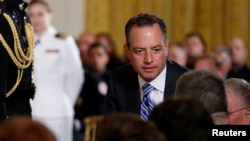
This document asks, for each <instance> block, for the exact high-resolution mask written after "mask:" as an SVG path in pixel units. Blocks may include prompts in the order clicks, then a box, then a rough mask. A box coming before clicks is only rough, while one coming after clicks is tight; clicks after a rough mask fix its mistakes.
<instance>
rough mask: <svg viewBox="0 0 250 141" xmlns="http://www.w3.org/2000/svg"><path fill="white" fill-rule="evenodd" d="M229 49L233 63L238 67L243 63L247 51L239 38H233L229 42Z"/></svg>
mask: <svg viewBox="0 0 250 141" xmlns="http://www.w3.org/2000/svg"><path fill="white" fill-rule="evenodd" d="M229 47H230V49H231V51H232V55H233V63H234V64H240V65H241V64H242V63H245V59H246V56H247V51H246V48H245V45H244V42H243V41H242V40H241V39H239V38H234V39H232V40H231V41H230V42H229Z"/></svg>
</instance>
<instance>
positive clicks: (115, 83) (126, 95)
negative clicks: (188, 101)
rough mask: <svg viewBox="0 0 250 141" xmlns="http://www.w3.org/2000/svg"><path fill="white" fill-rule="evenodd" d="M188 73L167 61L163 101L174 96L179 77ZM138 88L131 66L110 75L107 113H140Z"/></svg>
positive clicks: (136, 78)
mask: <svg viewBox="0 0 250 141" xmlns="http://www.w3.org/2000/svg"><path fill="white" fill-rule="evenodd" d="M186 71H188V69H186V68H183V67H181V66H180V65H178V64H177V63H175V62H173V61H170V60H168V61H167V71H166V72H167V74H166V83H165V91H164V99H166V98H170V97H171V96H172V95H173V94H174V90H175V83H176V80H177V79H178V78H179V76H180V75H182V74H183V73H185V72H186ZM140 104H141V100H140V88H139V82H138V77H137V73H136V72H135V70H134V69H133V67H132V65H131V64H128V65H125V66H123V67H121V68H119V69H117V70H116V71H114V72H113V73H112V74H111V77H110V87H109V89H108V94H107V112H133V113H139V112H140Z"/></svg>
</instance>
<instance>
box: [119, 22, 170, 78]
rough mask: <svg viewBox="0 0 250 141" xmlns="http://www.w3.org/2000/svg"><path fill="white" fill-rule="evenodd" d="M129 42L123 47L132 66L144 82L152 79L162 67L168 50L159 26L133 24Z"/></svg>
mask: <svg viewBox="0 0 250 141" xmlns="http://www.w3.org/2000/svg"><path fill="white" fill-rule="evenodd" d="M129 42H130V47H128V46H127V45H125V46H124V47H125V50H126V54H127V56H128V58H129V60H130V62H131V64H132V66H133V67H134V69H135V71H136V72H137V73H138V74H139V75H140V76H141V77H142V78H143V79H144V80H145V81H146V82H150V81H152V80H153V79H155V78H156V77H157V76H158V75H159V74H160V73H161V71H162V70H163V69H164V67H165V65H166V57H167V52H168V46H167V43H165V42H164V40H163V35H162V32H161V29H160V26H159V25H158V24H153V25H152V26H144V27H137V26H133V27H132V29H131V31H130V34H129Z"/></svg>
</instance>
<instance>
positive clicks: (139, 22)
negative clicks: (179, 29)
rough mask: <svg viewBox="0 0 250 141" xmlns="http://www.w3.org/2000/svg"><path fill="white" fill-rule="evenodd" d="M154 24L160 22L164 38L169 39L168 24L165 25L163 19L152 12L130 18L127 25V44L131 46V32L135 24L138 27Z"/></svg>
mask: <svg viewBox="0 0 250 141" xmlns="http://www.w3.org/2000/svg"><path fill="white" fill-rule="evenodd" d="M153 24H158V25H159V26H160V28H161V32H162V36H163V40H164V41H166V40H167V26H166V25H165V23H164V21H163V19H161V18H159V17H157V16H155V15H150V14H143V13H141V14H138V15H136V16H134V17H132V18H131V19H129V20H128V22H127V23H126V26H125V37H126V44H127V45H128V47H129V46H130V42H129V34H130V31H131V29H132V27H133V26H137V27H145V26H152V25H153Z"/></svg>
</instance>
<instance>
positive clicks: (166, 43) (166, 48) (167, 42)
mask: <svg viewBox="0 0 250 141" xmlns="http://www.w3.org/2000/svg"><path fill="white" fill-rule="evenodd" d="M168 46H169V41H168V39H167V40H166V42H165V51H166V55H168V48H169V47H168Z"/></svg>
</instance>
